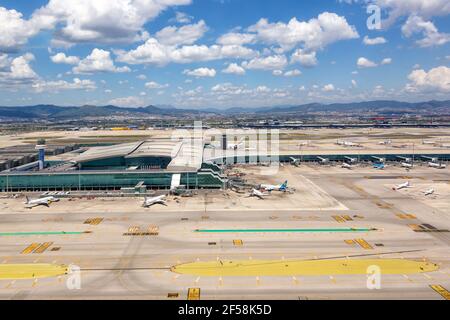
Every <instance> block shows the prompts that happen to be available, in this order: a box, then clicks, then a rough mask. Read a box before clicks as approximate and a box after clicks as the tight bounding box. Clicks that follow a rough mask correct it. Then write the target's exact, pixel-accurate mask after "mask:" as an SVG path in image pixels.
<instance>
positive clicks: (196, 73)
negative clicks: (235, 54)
mask: <svg viewBox="0 0 450 320" xmlns="http://www.w3.org/2000/svg"><path fill="white" fill-rule="evenodd" d="M183 74H185V75H188V76H191V77H198V78H204V77H210V78H213V77H215V76H216V70H214V69H209V68H198V69H195V70H189V69H186V70H184V71H183Z"/></svg>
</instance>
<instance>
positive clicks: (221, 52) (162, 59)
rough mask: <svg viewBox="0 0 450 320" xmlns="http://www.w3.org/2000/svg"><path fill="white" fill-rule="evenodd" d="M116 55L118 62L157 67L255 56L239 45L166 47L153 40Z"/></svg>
mask: <svg viewBox="0 0 450 320" xmlns="http://www.w3.org/2000/svg"><path fill="white" fill-rule="evenodd" d="M116 53H117V61H119V62H124V63H128V64H154V65H159V66H163V65H166V64H169V63H191V62H200V61H212V60H220V59H226V58H234V59H247V58H250V57H253V56H255V55H256V52H255V51H254V50H252V49H249V48H246V47H243V46H239V45H225V46H222V45H212V46H207V45H196V44H194V45H183V46H168V45H164V44H162V43H160V42H159V41H158V40H157V39H155V38H150V39H148V40H147V41H146V42H145V43H144V44H142V45H140V46H139V47H137V48H136V49H133V50H130V51H128V52H126V51H120V50H119V51H116Z"/></svg>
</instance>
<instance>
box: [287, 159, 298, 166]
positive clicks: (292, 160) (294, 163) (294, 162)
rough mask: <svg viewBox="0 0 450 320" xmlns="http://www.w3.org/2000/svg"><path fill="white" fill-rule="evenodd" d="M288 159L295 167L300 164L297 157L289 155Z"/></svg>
mask: <svg viewBox="0 0 450 320" xmlns="http://www.w3.org/2000/svg"><path fill="white" fill-rule="evenodd" d="M289 160H291V164H292V165H294V166H296V167H298V166H299V165H300V159H298V158H294V157H290V158H289Z"/></svg>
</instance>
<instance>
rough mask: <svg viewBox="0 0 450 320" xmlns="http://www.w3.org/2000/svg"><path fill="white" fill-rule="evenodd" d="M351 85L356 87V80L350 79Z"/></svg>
mask: <svg viewBox="0 0 450 320" xmlns="http://www.w3.org/2000/svg"><path fill="white" fill-rule="evenodd" d="M352 86H353V87H354V88H356V87H357V86H358V83H357V82H356V80H353V79H352Z"/></svg>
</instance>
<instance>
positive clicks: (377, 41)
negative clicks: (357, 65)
mask: <svg viewBox="0 0 450 320" xmlns="http://www.w3.org/2000/svg"><path fill="white" fill-rule="evenodd" d="M386 42H387V40H386V39H385V38H383V37H376V38H372V39H371V38H369V37H368V36H365V37H364V39H363V43H364V44H365V45H366V46H375V45H377V44H383V43H386Z"/></svg>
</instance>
